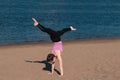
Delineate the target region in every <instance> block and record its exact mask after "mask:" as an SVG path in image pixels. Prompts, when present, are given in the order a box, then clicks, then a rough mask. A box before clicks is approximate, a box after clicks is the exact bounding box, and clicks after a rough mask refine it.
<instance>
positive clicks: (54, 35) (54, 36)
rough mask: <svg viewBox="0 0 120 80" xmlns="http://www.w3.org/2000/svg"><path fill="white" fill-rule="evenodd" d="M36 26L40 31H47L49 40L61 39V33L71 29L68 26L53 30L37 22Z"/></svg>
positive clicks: (56, 40)
mask: <svg viewBox="0 0 120 80" xmlns="http://www.w3.org/2000/svg"><path fill="white" fill-rule="evenodd" d="M37 27H38V28H39V29H40V30H41V31H43V32H46V33H48V34H49V36H50V38H51V40H52V42H58V41H61V38H60V36H61V35H63V34H64V33H65V32H67V31H71V29H70V28H63V29H62V30H60V31H54V30H52V29H50V28H46V27H44V26H42V25H41V24H38V25H37Z"/></svg>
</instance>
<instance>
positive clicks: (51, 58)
mask: <svg viewBox="0 0 120 80" xmlns="http://www.w3.org/2000/svg"><path fill="white" fill-rule="evenodd" d="M32 20H33V22H34V26H36V27H38V28H39V29H40V30H41V31H43V32H46V33H48V35H49V36H50V38H51V40H52V42H53V48H52V51H51V53H50V54H48V56H47V61H48V62H50V63H51V64H52V69H51V74H53V71H54V66H55V60H56V59H58V61H59V65H60V72H61V74H60V75H61V76H63V64H62V58H61V52H62V51H63V50H62V41H61V38H60V37H61V36H62V35H63V34H64V33H65V32H67V31H71V30H76V29H75V28H73V27H72V26H70V28H64V29H62V30H60V31H54V30H52V29H50V28H46V27H44V26H42V25H41V24H39V23H38V22H37V20H36V19H35V18H32Z"/></svg>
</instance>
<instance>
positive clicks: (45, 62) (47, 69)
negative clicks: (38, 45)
mask: <svg viewBox="0 0 120 80" xmlns="http://www.w3.org/2000/svg"><path fill="white" fill-rule="evenodd" d="M25 62H28V63H42V64H45V67H43V70H45V71H50V72H51V66H52V65H51V64H50V63H48V62H47V61H46V60H43V61H30V60H25ZM54 71H55V72H56V73H57V74H59V75H60V72H59V71H58V70H57V69H54Z"/></svg>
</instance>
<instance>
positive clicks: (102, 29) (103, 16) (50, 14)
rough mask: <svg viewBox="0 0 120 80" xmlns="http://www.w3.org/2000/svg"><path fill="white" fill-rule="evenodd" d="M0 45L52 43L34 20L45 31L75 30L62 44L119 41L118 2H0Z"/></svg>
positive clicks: (80, 0)
mask: <svg viewBox="0 0 120 80" xmlns="http://www.w3.org/2000/svg"><path fill="white" fill-rule="evenodd" d="M0 1H1V3H0V44H16V43H26V42H38V41H50V39H49V36H48V35H47V34H46V33H43V32H42V31H40V30H39V29H38V28H36V27H34V26H33V22H32V20H31V18H32V17H35V18H36V19H37V20H38V21H39V22H40V23H41V24H42V25H44V26H45V27H49V28H52V29H54V30H60V29H62V28H64V27H69V26H71V25H72V26H74V27H76V28H77V30H76V31H71V32H68V33H66V34H64V35H63V36H62V39H63V40H75V39H90V38H108V37H110V38H111V37H112V38H113V37H118V38H119V37H120V8H119V7H120V1H118V0H114V1H113V0H52V1H51V0H19V1H18V0H4V1H3V0H0Z"/></svg>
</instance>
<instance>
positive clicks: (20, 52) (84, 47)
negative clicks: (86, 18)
mask: <svg viewBox="0 0 120 80" xmlns="http://www.w3.org/2000/svg"><path fill="white" fill-rule="evenodd" d="M63 45H64V46H63V49H64V51H63V53H62V58H63V64H64V76H62V77H59V74H58V73H57V71H59V66H58V61H57V62H56V67H55V68H56V70H57V71H55V72H54V74H53V76H51V75H49V74H48V72H49V71H47V70H44V69H43V68H45V67H46V64H45V63H44V60H45V59H46V55H47V54H48V53H49V52H50V50H51V47H52V43H35V44H21V45H9V46H0V80H120V39H101V40H76V41H64V42H63ZM47 66H49V65H47Z"/></svg>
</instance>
